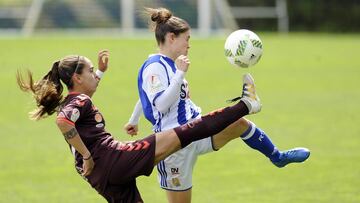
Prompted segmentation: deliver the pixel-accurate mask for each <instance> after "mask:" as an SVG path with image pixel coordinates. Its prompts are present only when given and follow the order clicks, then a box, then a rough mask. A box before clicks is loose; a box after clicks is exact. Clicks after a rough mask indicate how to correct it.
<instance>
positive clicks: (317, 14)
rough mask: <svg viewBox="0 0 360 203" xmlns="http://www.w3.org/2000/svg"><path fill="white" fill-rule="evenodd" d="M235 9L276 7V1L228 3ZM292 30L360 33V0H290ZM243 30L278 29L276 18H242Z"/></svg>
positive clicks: (246, 0) (240, 24) (234, 0)
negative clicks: (241, 7)
mask: <svg viewBox="0 0 360 203" xmlns="http://www.w3.org/2000/svg"><path fill="white" fill-rule="evenodd" d="M229 3H230V4H231V5H232V6H274V5H275V0H272V1H269V0H229ZM287 7H288V15H289V24H290V31H320V32H359V31H360V1H359V0H315V1H314V0H288V1H287ZM237 23H238V25H239V26H240V27H243V28H246V27H254V26H256V27H258V28H261V29H262V30H271V31H276V30H277V20H276V19H240V20H238V21H237Z"/></svg>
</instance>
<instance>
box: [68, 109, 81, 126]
mask: <svg viewBox="0 0 360 203" xmlns="http://www.w3.org/2000/svg"><path fill="white" fill-rule="evenodd" d="M79 117H80V111H79V110H78V109H76V108H74V109H73V110H72V112H71V116H70V120H71V121H72V122H74V123H75V122H76V121H77V119H78V118H79Z"/></svg>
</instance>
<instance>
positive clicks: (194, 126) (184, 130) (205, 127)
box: [174, 101, 249, 148]
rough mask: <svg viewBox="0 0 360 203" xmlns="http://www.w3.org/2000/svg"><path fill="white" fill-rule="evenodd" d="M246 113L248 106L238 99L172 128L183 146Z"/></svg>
mask: <svg viewBox="0 0 360 203" xmlns="http://www.w3.org/2000/svg"><path fill="white" fill-rule="evenodd" d="M247 114H249V110H248V108H247V107H246V105H245V104H244V102H242V101H240V102H239V103H237V104H235V105H234V106H230V107H225V108H223V109H219V110H217V111H213V112H211V113H209V114H207V115H205V116H202V117H201V118H200V119H196V120H195V121H193V122H190V123H187V124H184V125H182V126H179V127H177V128H175V129H174V130H175V132H176V134H177V136H178V137H179V139H180V142H181V147H182V148H184V147H186V146H187V145H189V144H190V143H191V142H194V141H196V140H201V139H204V138H206V137H210V136H213V135H216V134H217V133H219V132H221V131H222V130H224V129H225V128H226V127H227V126H229V125H230V124H232V123H234V122H235V121H237V120H238V119H240V118H241V117H243V116H245V115H247Z"/></svg>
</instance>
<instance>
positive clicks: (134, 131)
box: [124, 123, 139, 136]
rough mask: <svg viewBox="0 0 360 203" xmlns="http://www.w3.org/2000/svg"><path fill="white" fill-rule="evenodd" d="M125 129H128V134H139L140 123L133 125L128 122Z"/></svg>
mask: <svg viewBox="0 0 360 203" xmlns="http://www.w3.org/2000/svg"><path fill="white" fill-rule="evenodd" d="M124 130H125V131H126V133H127V134H129V135H131V136H134V135H137V133H138V130H139V128H138V125H131V124H129V123H127V124H126V125H125V126H124Z"/></svg>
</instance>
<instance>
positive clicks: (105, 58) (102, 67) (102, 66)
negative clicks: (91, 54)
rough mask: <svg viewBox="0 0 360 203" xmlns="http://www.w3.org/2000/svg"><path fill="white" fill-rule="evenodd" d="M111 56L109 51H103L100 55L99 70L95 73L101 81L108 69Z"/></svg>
mask: <svg viewBox="0 0 360 203" xmlns="http://www.w3.org/2000/svg"><path fill="white" fill-rule="evenodd" d="M109 55H110V54H109V51H108V50H101V51H100V52H99V53H98V69H97V70H96V72H95V73H96V76H97V77H98V78H99V79H101V77H102V76H103V74H104V73H105V71H106V70H107V69H108V63H109Z"/></svg>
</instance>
